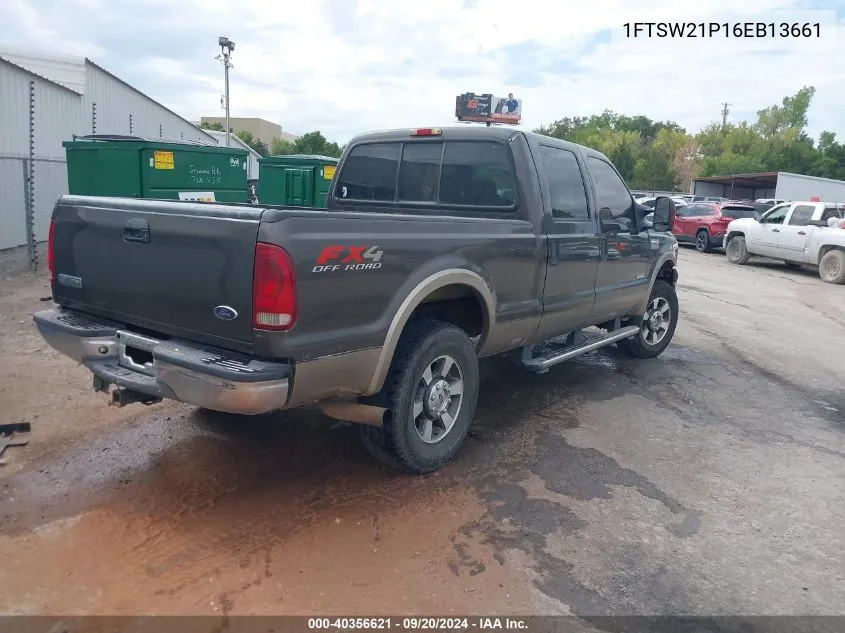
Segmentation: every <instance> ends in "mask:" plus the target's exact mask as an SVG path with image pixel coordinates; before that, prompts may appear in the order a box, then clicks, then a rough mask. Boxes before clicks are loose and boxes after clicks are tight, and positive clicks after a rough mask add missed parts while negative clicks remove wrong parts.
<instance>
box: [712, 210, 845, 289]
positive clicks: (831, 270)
mask: <svg viewBox="0 0 845 633" xmlns="http://www.w3.org/2000/svg"><path fill="white" fill-rule="evenodd" d="M841 217H842V207H841V206H840V205H836V204H831V203H825V202H786V203H783V204H779V205H777V206H774V207H772V208H771V209H769V211H767V212H766V213H764V214H763V215H762V216H760V218H759V219H756V220H755V219H753V218H741V219H737V220H734V221H733V222H731V223H729V224H728V226H727V229H726V230H725V238H724V247H725V254H726V255H727V257H728V261H730V262H731V263H733V264H740V265H743V264H747V263H748V260H749V259H750V258H751V257H752V256H753V255H760V256H763V257H772V258H775V259H782V260H783V261H784V262H785V263H786V264H787V265H788V266H796V265H810V266H817V267H818V269H819V277H821V278H822V280H823V281H826V282H828V283H831V284H841V283H845V230H842V229H840V228H832V227H829V226H828V220H830V219H831V218H841Z"/></svg>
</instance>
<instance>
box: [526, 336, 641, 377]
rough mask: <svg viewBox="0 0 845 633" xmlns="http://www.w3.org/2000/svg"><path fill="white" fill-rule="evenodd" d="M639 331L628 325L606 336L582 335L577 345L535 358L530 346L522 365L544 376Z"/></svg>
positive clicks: (532, 347) (548, 352) (558, 348)
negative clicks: (558, 366)
mask: <svg viewBox="0 0 845 633" xmlns="http://www.w3.org/2000/svg"><path fill="white" fill-rule="evenodd" d="M639 331H640V328H639V327H637V326H636V325H628V326H626V327H622V328H619V329H616V330H611V331H610V332H608V333H607V334H605V335H604V336H592V337H589V338H587V337H586V333H580V334H581V338H582V340H581V341H578V343H576V344H575V345H567V346H565V347H562V348H561V347H557V348H556V349H551V350H549V351H547V352H546V353H545V354H541V355H540V356H534V346H533V345H528V346H526V347H523V348H522V359H521V361H520V364H521V365H522V366H523V367H524V368H525V369H527V370H529V371H533V372H537V373H540V374H544V373H546V372H547V371H549V367H554V366H555V365H557V364H558V363H562V362H564V361H567V360H570V359H572V358H575V357H576V356H581V354H586V353H587V352H592V351H593V350H597V349H599V348H601V347H606V346H608V345H612V344H613V343H616V342H617V341H621V340H623V339H626V338H631V337H632V336H634V335H635V334H637V333H638V332H639ZM571 339H572V336H571V335H570V339H568V340H571ZM543 347H546V345H545V344H544V345H543Z"/></svg>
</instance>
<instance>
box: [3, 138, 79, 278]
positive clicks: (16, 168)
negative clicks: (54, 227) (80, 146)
mask: <svg viewBox="0 0 845 633" xmlns="http://www.w3.org/2000/svg"><path fill="white" fill-rule="evenodd" d="M66 193H67V165H66V163H65V161H64V159H59V158H48V157H43V156H37V157H35V158H33V159H30V158H29V157H28V156H21V155H15V154H0V270H2V271H4V272H5V273H9V272H14V271H17V270H22V269H24V270H25V269H30V270H37V269H38V268H39V267H40V266H43V265H44V264H45V263H46V262H45V261H44V246H45V242H46V241H47V236H48V232H49V228H50V216H51V214H52V212H53V206H54V205H55V204H56V200H57V199H58V198H59V196H62V195H64V194H66Z"/></svg>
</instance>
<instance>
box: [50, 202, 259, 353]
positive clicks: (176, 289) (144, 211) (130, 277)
mask: <svg viewBox="0 0 845 633" xmlns="http://www.w3.org/2000/svg"><path fill="white" fill-rule="evenodd" d="M260 218H261V209H260V208H255V209H253V208H250V207H246V206H231V207H229V206H223V205H213V204H201V203H184V202H169V201H161V200H132V199H119V198H87V197H75V196H65V197H64V198H62V199H61V200H60V201H59V203H58V204H57V206H56V209H55V211H54V215H53V226H52V228H51V240H52V242H51V243H52V257H53V270H54V271H55V276H56V278H55V280H54V282H53V297H54V299H55V301H56V302H57V303H59V304H61V305H65V306H68V307H71V308H76V309H79V310H83V311H88V312H90V313H93V314H99V315H102V316H107V317H110V318H112V319H116V320H119V321H122V322H125V323H128V324H134V325H136V326H139V327H142V328H146V329H149V330H153V331H155V332H160V333H163V334H169V335H172V336H179V337H185V338H189V339H194V340H198V341H205V342H208V343H217V344H226V345H228V346H229V347H231V348H233V349H242V350H245V351H246V350H249V349H251V346H252V316H251V315H252V273H253V260H254V258H255V241H256V236H257V233H258V226H259V222H260ZM221 306H222V307H221ZM227 308H228V309H227Z"/></svg>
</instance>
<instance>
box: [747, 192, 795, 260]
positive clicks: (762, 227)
mask: <svg viewBox="0 0 845 633" xmlns="http://www.w3.org/2000/svg"><path fill="white" fill-rule="evenodd" d="M789 207H790V205H789V204H782V205H778V206H776V207H774V208H772V209H771V210H770V211H769V212H767V213H766V214H765V215H764V216H763V217H762V218H760V221H759V222H755V223H754V226H752V227H751V230H750V231H749V235H748V239H746V247H747V248H748V250H749V251H750V252H752V253H754V254H755V255H766V256H768V257H777V256H778V255H777V250H778V240H779V239H780V232H781V228H782V227H783V222H784V219H786V214H787V212H788V211H789Z"/></svg>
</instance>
